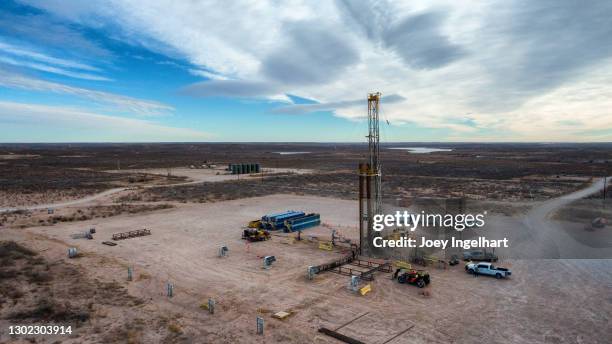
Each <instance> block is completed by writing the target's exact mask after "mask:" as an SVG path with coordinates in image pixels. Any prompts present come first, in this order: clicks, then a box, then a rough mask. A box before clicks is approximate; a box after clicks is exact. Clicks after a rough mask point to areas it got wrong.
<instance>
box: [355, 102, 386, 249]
mask: <svg viewBox="0 0 612 344" xmlns="http://www.w3.org/2000/svg"><path fill="white" fill-rule="evenodd" d="M379 103H380V93H379V92H376V93H370V94H368V136H367V138H368V162H367V163H360V164H359V247H360V249H361V254H363V255H369V254H371V249H370V244H371V242H372V239H373V233H372V225H373V219H374V215H376V214H380V213H381V211H382V195H381V178H380V176H381V174H380V161H379V155H380V131H379V127H378V123H379V120H378V117H379V116H378V113H379Z"/></svg>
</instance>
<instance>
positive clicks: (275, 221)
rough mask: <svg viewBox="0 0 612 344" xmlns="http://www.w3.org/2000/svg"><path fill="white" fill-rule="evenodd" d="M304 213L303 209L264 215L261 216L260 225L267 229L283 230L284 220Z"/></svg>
mask: <svg viewBox="0 0 612 344" xmlns="http://www.w3.org/2000/svg"><path fill="white" fill-rule="evenodd" d="M304 215H306V213H304V212H303V211H295V210H288V211H286V212H283V213H278V214H272V215H264V216H262V217H261V225H262V227H263V228H264V229H268V230H284V229H285V228H286V225H285V221H287V220H291V219H295V218H298V217H302V216H304Z"/></svg>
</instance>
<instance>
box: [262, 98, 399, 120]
mask: <svg viewBox="0 0 612 344" xmlns="http://www.w3.org/2000/svg"><path fill="white" fill-rule="evenodd" d="M404 100H406V98H404V97H402V96H401V95H399V94H392V95H389V96H384V97H382V98H381V102H383V103H384V104H394V103H398V102H402V101H404ZM364 106H365V102H364V100H363V99H354V100H345V101H339V102H329V103H315V104H291V105H286V106H281V107H277V108H275V109H273V110H272V112H274V113H283V114H305V113H311V112H317V111H336V110H338V109H345V108H353V107H361V108H364ZM366 115H367V113H366V112H363V117H365V116H366Z"/></svg>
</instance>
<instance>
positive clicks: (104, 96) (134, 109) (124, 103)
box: [0, 70, 174, 116]
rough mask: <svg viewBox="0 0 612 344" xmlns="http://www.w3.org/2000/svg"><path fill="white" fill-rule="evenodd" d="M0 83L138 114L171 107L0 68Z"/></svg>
mask: <svg viewBox="0 0 612 344" xmlns="http://www.w3.org/2000/svg"><path fill="white" fill-rule="evenodd" d="M0 85H1V86H4V87H10V88H21V89H26V90H32V91H46V92H55V93H63V94H69V95H74V96H78V97H83V98H87V99H90V100H93V101H95V102H98V103H107V104H111V105H114V106H116V107H117V108H118V109H119V110H121V111H128V112H131V113H134V114H138V115H145V116H147V115H160V114H165V113H168V112H171V111H173V110H174V108H173V107H171V106H169V105H165V104H162V103H159V102H156V101H152V100H143V99H137V98H132V97H127V96H122V95H118V94H113V93H108V92H102V91H95V90H90V89H85V88H80V87H73V86H68V85H64V84H59V83H55V82H50V81H45V80H40V79H33V78H29V77H26V76H22V75H18V74H14V73H10V72H6V71H2V70H0Z"/></svg>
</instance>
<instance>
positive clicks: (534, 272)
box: [0, 195, 612, 344]
mask: <svg viewBox="0 0 612 344" xmlns="http://www.w3.org/2000/svg"><path fill="white" fill-rule="evenodd" d="M287 209H300V210H304V211H313V212H319V213H321V217H322V219H323V221H324V222H325V223H326V224H328V225H329V226H328V227H319V228H316V229H312V230H307V231H305V232H304V234H306V236H307V235H308V234H310V235H316V236H319V237H322V238H323V237H328V236H329V233H330V231H331V229H330V228H331V227H334V226H337V227H338V228H339V229H340V231H341V233H342V234H344V235H345V236H349V237H354V233H351V231H355V230H356V229H354V227H352V226H354V224H355V223H356V218H357V204H356V202H355V201H346V200H338V199H331V198H320V197H304V196H294V195H272V196H267V197H259V198H252V199H240V200H233V201H226V202H217V203H207V204H185V205H179V206H178V207H177V208H174V209H166V210H160V211H156V212H153V213H146V214H133V215H120V216H116V217H112V218H107V219H94V220H90V221H84V222H79V223H66V224H58V225H55V226H52V227H49V226H47V227H35V228H28V229H21V230H18V229H4V230H2V236H3V240H6V239H15V240H16V241H20V242H25V243H26V244H29V246H34V249H36V250H37V251H42V254H43V255H44V256H46V257H48V258H49V259H52V260H54V261H57V260H63V261H67V258H65V255H66V249H67V247H68V246H74V247H77V248H78V249H79V251H80V252H83V253H84V255H85V256H84V257H83V258H78V259H73V260H70V261H69V263H70V264H77V265H78V266H80V268H81V270H82V271H83V272H85V273H87V274H88V275H92V276H95V277H96V278H99V279H100V280H107V281H110V280H118V281H121V282H120V283H122V284H123V285H125V286H127V287H128V290H129V292H130V294H132V295H133V296H135V297H138V298H142V299H144V300H146V304H145V306H144V307H143V309H145V310H149V311H153V312H155V313H156V314H160V315H164V316H167V317H169V318H170V319H171V321H174V322H176V323H177V326H180V328H181V332H182V337H184V338H186V340H190V341H191V342H194V343H199V342H210V343H227V342H232V343H253V342H256V343H264V342H265V343H287V342H293V343H313V342H315V343H336V341H335V340H334V339H331V338H329V337H327V336H325V335H322V334H319V333H317V329H318V328H319V327H320V326H325V327H328V328H332V329H333V328H337V327H339V326H341V325H343V324H344V323H346V322H348V321H350V320H351V319H354V318H355V317H357V316H359V315H362V314H364V313H366V312H368V314H367V315H365V316H363V317H362V318H360V319H359V320H357V321H355V322H353V323H351V324H350V325H348V326H346V327H343V328H342V329H341V330H340V332H341V333H343V334H345V335H348V336H351V337H354V338H357V339H359V340H362V341H364V342H366V343H373V344H374V343H379V344H380V343H385V341H387V340H389V339H391V338H392V337H393V336H395V335H396V334H398V333H400V332H401V331H404V330H405V329H407V328H409V327H411V326H413V327H411V328H410V330H408V331H407V332H405V333H403V334H401V335H399V336H398V337H396V338H395V339H393V340H392V341H390V342H389V343H391V344H398V343H450V342H455V343H483V342H485V343H579V344H583V343H607V342H608V339H609V338H611V337H612V326H611V324H612V322H611V321H612V298H611V297H610V290H611V289H610V288H611V286H612V261H611V260H531V261H526V260H513V261H504V262H503V265H506V266H509V267H511V268H512V270H513V276H512V278H510V279H508V280H495V279H493V278H487V277H478V278H475V277H472V276H470V275H467V274H466V273H465V272H464V271H463V268H462V265H461V264H460V265H459V266H456V267H452V268H449V269H447V270H439V269H434V268H431V269H430V273H431V275H432V284H431V285H430V286H429V287H427V288H426V290H427V291H428V292H429V294H430V296H429V297H425V296H423V295H421V291H422V290H420V289H418V288H416V287H413V286H409V285H399V284H397V283H396V282H394V281H392V280H391V279H390V276H389V274H383V273H378V274H377V275H376V279H375V281H373V282H372V283H371V284H372V288H373V291H372V292H371V293H369V294H367V295H366V296H358V295H355V294H353V293H351V292H349V291H348V289H347V285H348V282H349V278H348V277H346V276H340V275H336V274H333V273H324V274H321V275H319V276H317V277H316V279H315V280H314V281H308V280H307V279H306V278H305V275H306V268H307V266H308V265H316V264H320V263H323V262H327V261H330V260H332V259H336V258H339V257H340V256H341V253H340V252H338V251H334V252H327V251H323V250H319V249H317V248H316V245H315V244H312V243H308V242H307V241H305V242H300V243H295V244H292V245H290V244H287V243H286V239H285V238H282V237H278V236H274V237H273V239H272V240H271V241H268V242H261V243H253V244H250V245H246V244H245V242H244V241H243V240H241V239H240V234H241V231H242V229H241V227H242V226H244V225H245V224H246V223H247V222H248V221H249V220H252V219H255V218H258V217H260V216H261V215H263V214H266V213H273V212H277V211H283V210H287ZM92 226H93V227H95V228H96V230H97V233H96V234H95V238H94V240H84V239H71V237H70V235H71V234H73V233H76V232H80V231H83V230H86V229H88V228H90V227H92ZM140 228H148V229H150V230H151V231H152V235H151V236H146V237H141V238H134V239H128V240H124V241H120V242H118V245H117V246H115V247H109V246H106V245H102V244H101V242H102V241H104V240H109V239H110V237H111V235H112V233H117V232H124V231H129V230H134V229H140ZM31 235H36V239H35V240H32V237H31ZM221 245H227V246H228V247H229V249H230V252H229V257H226V258H218V257H217V251H218V248H219V247H220V246H221ZM265 255H275V256H276V258H277V261H276V262H275V263H274V264H273V266H272V268H271V269H269V270H264V269H262V259H261V257H263V256H265ZM94 259H95V264H94V263H92V260H94ZM127 266H134V270H135V274H136V276H137V277H136V281H133V282H129V283H128V282H127V281H125V277H126V275H127V272H126V269H127ZM167 282H171V283H173V284H174V286H175V296H174V297H173V298H171V299H168V298H167V297H165V296H164V293H165V289H164V288H165V284H166V283H167ZM208 297H213V298H215V300H216V302H217V309H216V314H214V315H209V314H208V313H207V312H206V311H204V310H202V309H201V308H200V304H202V303H203V302H206V300H207V299H208ZM280 310H286V311H287V310H291V311H294V314H293V315H292V316H291V317H290V318H288V319H286V320H284V321H280V320H276V319H273V318H271V317H270V315H271V313H272V312H276V311H280ZM114 312H117V310H114ZM143 312H144V311H143ZM257 315H260V316H263V317H264V318H265V322H266V325H265V326H266V330H265V335H264V336H257V335H256V334H255V317H256V316H257ZM114 316H118V315H114ZM3 336H4V334H3ZM1 340H6V337H0V341H1ZM117 341H118V342H120V339H117ZM78 342H85V343H87V342H90V341H87V340H85V339H84V338H80V339H79V341H78ZM188 342H189V341H188Z"/></svg>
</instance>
